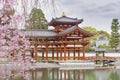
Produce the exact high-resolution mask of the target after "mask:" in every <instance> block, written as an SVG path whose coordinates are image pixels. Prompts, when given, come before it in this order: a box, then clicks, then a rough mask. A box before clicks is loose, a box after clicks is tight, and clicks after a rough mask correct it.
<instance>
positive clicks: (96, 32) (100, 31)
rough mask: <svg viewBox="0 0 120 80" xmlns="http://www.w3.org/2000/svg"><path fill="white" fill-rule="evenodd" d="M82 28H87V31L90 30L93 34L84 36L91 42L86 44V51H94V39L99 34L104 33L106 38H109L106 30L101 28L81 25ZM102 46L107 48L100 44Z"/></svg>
mask: <svg viewBox="0 0 120 80" xmlns="http://www.w3.org/2000/svg"><path fill="white" fill-rule="evenodd" d="M82 29H84V30H87V31H89V32H92V33H93V34H94V36H92V37H89V38H86V39H87V40H90V41H91V43H90V44H89V45H87V47H86V51H88V52H89V51H94V47H95V46H96V40H97V38H98V36H99V35H101V34H104V35H105V36H106V37H107V38H108V40H109V38H110V34H109V33H108V32H106V31H103V30H97V29H96V28H93V27H90V26H84V27H82ZM103 46H104V47H106V48H108V46H105V45H102V47H103Z"/></svg>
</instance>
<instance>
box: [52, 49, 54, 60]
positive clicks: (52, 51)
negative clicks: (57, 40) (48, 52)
mask: <svg viewBox="0 0 120 80" xmlns="http://www.w3.org/2000/svg"><path fill="white" fill-rule="evenodd" d="M52 60H54V48H53V47H52Z"/></svg>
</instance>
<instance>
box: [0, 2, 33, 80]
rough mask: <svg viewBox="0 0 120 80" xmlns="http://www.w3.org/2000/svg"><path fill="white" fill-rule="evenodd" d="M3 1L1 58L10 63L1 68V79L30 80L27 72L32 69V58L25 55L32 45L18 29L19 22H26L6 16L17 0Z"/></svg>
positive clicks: (0, 38) (18, 16)
mask: <svg viewBox="0 0 120 80" xmlns="http://www.w3.org/2000/svg"><path fill="white" fill-rule="evenodd" d="M1 1H2V2H3V8H2V10H1V11H2V13H0V58H3V59H6V60H8V63H6V64H4V65H3V66H0V78H3V80H7V79H8V78H9V77H11V76H12V78H15V77H17V76H23V77H24V79H25V80H29V75H27V73H26V70H29V69H31V68H32V65H31V63H30V59H31V58H30V57H23V55H24V54H25V51H26V50H28V49H29V45H30V43H29V41H28V40H27V39H26V38H25V35H24V34H23V33H21V32H20V30H19V29H18V26H19V22H22V21H24V18H23V16H21V15H13V14H9V13H7V14H6V12H9V11H11V10H12V9H13V8H14V5H16V4H17V0H1ZM12 55H13V56H12ZM7 65H9V66H7ZM16 70H17V71H16Z"/></svg>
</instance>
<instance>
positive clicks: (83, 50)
mask: <svg viewBox="0 0 120 80" xmlns="http://www.w3.org/2000/svg"><path fill="white" fill-rule="evenodd" d="M82 52H83V60H85V46H84V45H83V47H82Z"/></svg>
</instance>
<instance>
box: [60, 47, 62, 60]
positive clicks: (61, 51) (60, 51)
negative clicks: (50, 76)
mask: <svg viewBox="0 0 120 80" xmlns="http://www.w3.org/2000/svg"><path fill="white" fill-rule="evenodd" d="M60 60H62V47H61V45H60Z"/></svg>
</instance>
